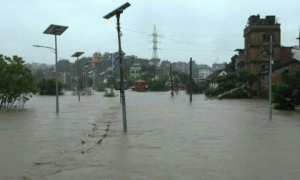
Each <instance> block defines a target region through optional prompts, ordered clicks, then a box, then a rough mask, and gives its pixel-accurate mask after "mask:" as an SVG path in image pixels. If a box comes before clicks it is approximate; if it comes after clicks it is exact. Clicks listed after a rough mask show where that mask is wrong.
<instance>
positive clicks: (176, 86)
mask: <svg viewBox="0 0 300 180" xmlns="http://www.w3.org/2000/svg"><path fill="white" fill-rule="evenodd" d="M174 79H175V92H176V95H178V84H177V81H178V77H177V76H175V77H174Z"/></svg>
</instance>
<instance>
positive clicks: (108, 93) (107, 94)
mask: <svg viewBox="0 0 300 180" xmlns="http://www.w3.org/2000/svg"><path fill="white" fill-rule="evenodd" d="M110 87H111V88H110V92H108V91H107V89H105V90H104V91H105V93H104V95H103V96H104V97H116V96H118V94H115V93H114V90H113V85H111V86H110Z"/></svg>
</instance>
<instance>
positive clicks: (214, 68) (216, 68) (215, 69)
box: [211, 63, 226, 72]
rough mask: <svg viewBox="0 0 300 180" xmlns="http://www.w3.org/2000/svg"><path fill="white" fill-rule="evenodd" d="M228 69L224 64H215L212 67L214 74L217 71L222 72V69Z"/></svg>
mask: <svg viewBox="0 0 300 180" xmlns="http://www.w3.org/2000/svg"><path fill="white" fill-rule="evenodd" d="M225 67H226V64H224V63H221V64H218V63H213V65H212V67H211V70H212V71H213V72H215V71H217V70H222V69H225Z"/></svg>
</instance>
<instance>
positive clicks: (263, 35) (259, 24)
mask: <svg viewBox="0 0 300 180" xmlns="http://www.w3.org/2000/svg"><path fill="white" fill-rule="evenodd" d="M271 40H272V60H273V62H274V64H277V63H280V62H283V61H288V60H291V56H292V54H291V48H292V47H283V46H281V34H280V24H279V23H278V22H277V21H276V18H275V16H266V18H265V19H262V18H260V15H257V16H255V15H252V16H250V17H249V18H248V24H247V26H246V28H245V29H244V47H245V48H244V62H245V68H246V69H249V70H250V71H252V72H255V73H256V72H259V71H261V70H263V69H265V68H267V67H268V66H269V62H270V55H271V53H270V41H271Z"/></svg>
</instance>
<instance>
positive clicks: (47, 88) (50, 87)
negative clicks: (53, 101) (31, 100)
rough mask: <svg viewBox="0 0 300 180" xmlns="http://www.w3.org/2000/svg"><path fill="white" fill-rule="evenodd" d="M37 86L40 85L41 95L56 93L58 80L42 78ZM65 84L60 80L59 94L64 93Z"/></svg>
mask: <svg viewBox="0 0 300 180" xmlns="http://www.w3.org/2000/svg"><path fill="white" fill-rule="evenodd" d="M37 86H38V87H39V90H40V92H39V94H40V95H56V80H55V79H54V78H51V79H45V78H44V79H41V80H40V81H39V82H38V83H37ZM62 87H63V84H62V83H61V82H60V81H58V92H59V94H62V92H61V90H62Z"/></svg>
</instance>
